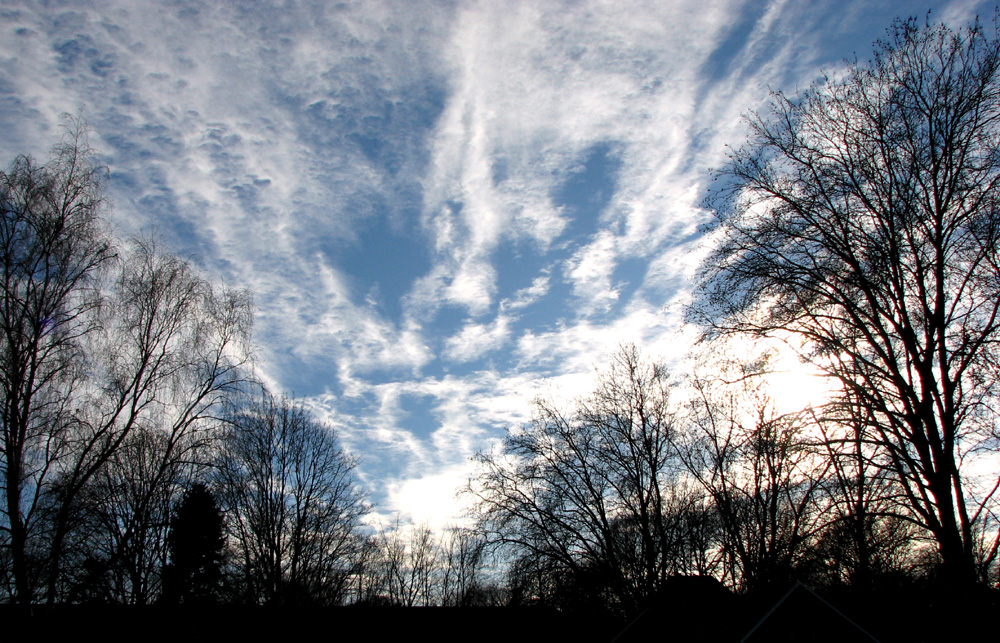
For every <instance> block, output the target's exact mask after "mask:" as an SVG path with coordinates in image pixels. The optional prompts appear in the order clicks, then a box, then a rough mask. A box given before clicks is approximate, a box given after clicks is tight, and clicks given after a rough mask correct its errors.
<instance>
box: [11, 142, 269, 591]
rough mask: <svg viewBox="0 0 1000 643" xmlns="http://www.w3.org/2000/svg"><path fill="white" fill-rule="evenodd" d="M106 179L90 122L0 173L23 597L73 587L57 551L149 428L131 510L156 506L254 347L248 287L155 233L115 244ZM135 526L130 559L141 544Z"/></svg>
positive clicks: (15, 547) (14, 561)
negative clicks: (195, 261) (95, 157)
mask: <svg viewBox="0 0 1000 643" xmlns="http://www.w3.org/2000/svg"><path fill="white" fill-rule="evenodd" d="M103 177H104V171H103V170H102V169H101V168H97V167H95V166H94V165H93V164H92V162H91V151H90V149H89V148H88V147H87V145H86V140H85V136H84V133H83V129H82V125H81V124H79V123H73V124H72V127H71V130H70V133H69V134H68V135H67V138H66V139H65V141H64V142H63V143H62V144H60V145H59V146H58V147H57V148H56V150H55V155H54V158H53V160H52V161H50V162H49V163H48V164H47V165H44V166H38V165H36V164H35V163H34V162H33V161H31V160H30V159H27V158H23V157H22V158H19V159H17V160H16V161H15V163H14V164H13V166H12V167H11V169H10V170H9V171H7V172H5V173H0V210H2V213H3V220H2V224H0V265H2V267H3V297H2V301H0V387H2V396H3V402H2V421H3V439H2V452H0V456H2V458H0V467H2V471H0V475H2V479H3V494H4V503H3V514H2V521H0V531H2V533H3V534H4V535H5V537H6V538H5V539H6V540H7V545H8V547H9V552H10V561H11V570H10V576H11V578H12V585H13V587H12V588H11V595H12V597H13V598H14V600H16V601H18V602H22V603H25V602H30V601H32V600H34V599H35V598H36V597H37V596H38V595H39V590H42V589H44V592H45V595H46V597H47V599H48V600H49V601H50V602H52V601H55V600H56V599H57V598H64V597H65V596H64V594H63V593H62V592H63V588H62V586H61V583H62V581H63V580H66V577H65V576H64V575H63V567H62V559H63V556H64V554H65V545H66V539H67V537H68V536H69V534H70V532H71V531H72V530H73V529H74V528H75V526H76V525H79V524H81V523H80V522H79V520H78V519H79V518H80V517H81V516H83V514H85V513H87V510H85V509H84V508H83V507H82V504H81V503H82V502H83V500H84V497H85V496H86V497H87V498H89V499H93V498H94V494H93V493H92V492H93V491H95V490H96V488H97V487H94V486H92V485H93V483H95V482H97V479H98V478H100V477H101V476H102V475H103V473H102V472H108V471H109V467H110V468H114V467H119V470H120V471H124V469H121V467H120V466H119V465H122V464H124V460H123V458H127V457H131V455H136V454H138V453H139V452H140V451H142V452H145V451H144V450H143V449H138V445H139V444H140V443H142V440H141V439H140V437H139V435H138V434H139V433H143V432H145V433H146V434H147V436H153V435H154V434H156V435H157V437H156V438H155V440H154V441H155V442H157V443H158V444H160V446H162V449H161V451H160V453H161V456H162V458H161V461H160V463H159V464H157V465H150V466H153V468H154V469H155V470H154V471H147V470H146V468H145V467H146V465H147V464H149V463H143V466H142V467H140V468H141V469H142V470H143V471H144V474H143V475H145V474H146V473H149V475H153V476H154V478H153V479H151V480H142V481H138V480H131V481H130V483H134V486H133V489H132V490H133V491H137V490H138V489H139V488H140V487H142V488H144V489H145V491H143V492H142V493H143V494H144V498H142V499H138V498H137V499H136V501H137V502H140V504H139V505H136V506H135V514H134V517H135V518H136V519H138V517H140V516H146V515H148V511H147V509H149V508H150V507H152V505H153V504H155V502H158V500H155V498H159V496H158V495H157V494H158V493H159V492H158V491H154V490H156V489H158V485H159V484H160V483H161V482H163V481H164V480H166V479H167V478H169V477H170V476H171V475H172V471H173V468H172V467H173V465H169V464H167V463H169V462H178V461H183V460H185V458H186V457H187V454H189V453H190V452H191V451H190V450H191V449H192V448H193V445H195V444H197V443H198V442H199V441H200V440H199V439H198V438H197V437H196V435H197V434H198V433H199V431H201V430H202V429H203V428H204V422H203V421H204V420H205V419H206V418H208V417H210V416H212V415H214V414H216V411H215V410H216V409H218V407H219V403H220V401H221V399H222V398H223V397H224V396H225V395H227V394H228V392H229V391H230V390H231V389H232V388H233V386H235V384H236V383H238V382H239V381H240V380H241V379H242V377H243V368H242V367H243V365H244V363H245V362H246V360H247V355H248V351H249V347H248V345H247V342H248V337H249V326H250V323H251V317H252V315H251V306H250V301H249V298H248V297H247V296H246V294H245V293H242V292H235V291H230V290H226V289H220V288H215V287H213V286H211V285H210V284H209V283H208V282H207V281H206V280H205V279H203V278H201V277H200V276H198V275H197V274H196V272H195V271H194V269H193V268H192V267H191V266H190V264H189V263H188V262H185V261H182V260H179V259H177V258H176V257H172V256H170V255H169V254H165V253H162V252H159V251H157V250H156V248H155V247H154V245H153V244H151V243H148V242H135V243H133V244H131V245H130V246H127V247H125V246H121V245H119V244H115V243H113V240H112V238H111V236H110V234H109V233H108V231H107V229H106V225H105V222H104V220H103V219H102V214H103V213H102V205H103V201H102V196H101V194H102V185H103ZM133 434H136V440H135V441H131V437H132V435H133ZM160 438H162V440H161V439H160ZM161 443H162V444H161ZM147 446H148V445H147ZM133 447H136V449H138V450H136V449H133ZM158 448H159V447H158ZM138 471H139V469H133V471H132V472H133V473H135V472H138ZM107 480H110V478H108V479H107ZM107 480H105V481H107ZM88 487H91V489H90V490H89V491H86V490H87V489H88ZM109 489H110V488H109ZM115 489H116V490H115V493H117V492H118V491H119V490H120V488H118V487H116V488H115ZM108 497H109V498H110V497H111V496H108ZM119 499H121V496H119ZM92 508H93V507H92ZM117 509H123V507H121V506H119V507H117ZM116 524H121V523H116ZM125 530H126V533H127V534H133V535H134V529H133V528H132V527H131V526H128V527H125ZM126 540H127V541H128V542H129V543H130V544H129V545H128V546H125V544H124V542H125V541H123V549H122V550H121V552H120V555H119V558H121V556H125V557H128V556H131V554H128V555H126V554H125V553H124V552H125V551H126V550H129V548H130V547H132V545H133V544H135V542H136V541H135V540H134V539H133V538H132V536H131V535H129V537H128V538H127V539H126ZM137 555H139V556H140V558H141V557H142V556H144V555H145V554H137ZM135 560H138V559H135ZM139 595H142V596H145V595H146V591H145V590H139Z"/></svg>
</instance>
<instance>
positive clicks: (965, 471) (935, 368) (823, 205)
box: [697, 21, 1000, 583]
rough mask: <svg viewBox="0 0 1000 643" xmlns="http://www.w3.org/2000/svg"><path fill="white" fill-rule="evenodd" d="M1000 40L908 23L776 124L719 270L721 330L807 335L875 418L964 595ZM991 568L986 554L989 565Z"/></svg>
mask: <svg viewBox="0 0 1000 643" xmlns="http://www.w3.org/2000/svg"><path fill="white" fill-rule="evenodd" d="M998 71H1000V41H998V40H997V38H996V37H995V36H987V35H986V34H985V32H984V30H983V29H982V28H981V27H980V26H979V25H978V24H975V25H973V26H971V27H969V28H966V29H962V30H960V31H957V32H956V31H952V30H950V29H948V28H947V27H945V26H943V25H938V26H932V25H928V26H926V27H924V28H919V27H918V26H917V24H916V23H915V21H906V22H897V23H895V24H894V25H893V26H892V28H891V29H890V30H889V38H888V40H886V41H884V42H880V43H878V46H877V50H876V53H875V57H874V60H873V61H872V62H871V64H869V65H864V64H860V63H857V62H855V63H852V64H851V65H850V66H849V68H848V70H847V72H846V74H845V75H844V76H843V77H842V78H839V79H829V78H828V79H825V80H824V81H823V82H822V83H820V84H818V85H817V86H816V87H814V88H813V89H812V90H810V91H807V92H805V93H803V94H802V95H800V96H797V97H794V98H788V97H786V96H784V95H782V94H777V95H775V97H774V101H773V103H772V113H771V114H770V115H768V116H759V115H751V116H750V117H749V118H748V125H749V127H750V137H749V141H748V143H747V144H746V146H744V147H742V148H740V149H737V150H734V151H733V152H732V153H731V158H730V163H729V164H728V166H727V167H726V168H725V169H724V170H723V172H722V173H721V177H722V178H723V179H724V180H725V183H726V185H727V186H728V187H727V188H726V189H725V190H724V191H723V192H722V193H721V194H720V195H719V198H718V199H717V200H716V201H715V205H716V206H717V209H718V216H719V233H720V235H719V239H720V243H719V245H718V246H717V248H716V250H715V251H714V252H713V253H712V254H711V256H710V257H709V258H708V259H707V261H706V263H705V268H704V269H703V272H702V284H703V286H702V295H703V297H702V299H701V305H700V306H699V307H698V309H697V311H698V316H699V317H700V320H701V321H703V322H706V323H708V324H709V325H710V327H711V329H712V332H714V333H730V332H734V333H749V334H752V335H756V336H767V337H778V338H784V337H789V336H791V337H796V338H798V339H801V340H803V341H804V342H805V344H806V348H805V349H804V351H803V355H804V356H805V357H808V358H809V359H811V360H812V361H813V363H814V364H816V365H818V366H819V367H820V368H823V369H825V370H826V372H827V373H829V374H830V375H831V376H832V377H834V378H836V379H837V380H838V381H839V382H840V383H841V384H842V386H843V388H844V390H845V391H846V393H847V394H849V395H851V396H853V397H854V398H856V399H857V400H859V401H860V402H861V403H862V404H863V406H864V407H865V408H866V409H869V410H871V412H872V413H873V414H874V418H875V421H874V423H873V428H874V429H875V433H874V435H875V437H876V440H877V442H878V447H879V448H880V449H881V450H882V451H883V453H884V454H885V457H886V458H887V466H888V467H889V469H890V470H891V471H892V472H893V475H894V477H895V479H896V482H897V483H898V484H899V488H900V489H901V491H902V493H903V494H904V495H905V497H906V499H907V502H908V504H909V505H910V507H911V509H912V516H913V517H914V520H916V521H917V523H918V524H919V526H920V527H921V528H923V529H926V530H928V531H929V532H930V533H931V534H933V536H934V538H935V539H936V541H937V544H938V547H939V549H940V553H941V557H942V559H943V561H944V565H945V568H946V569H947V570H948V575H949V577H950V579H951V581H952V582H955V583H971V582H973V581H974V579H975V576H976V571H975V569H976V559H977V553H976V552H977V550H981V551H985V552H986V554H985V557H987V558H989V557H995V555H996V551H997V546H996V543H997V541H996V540H995V539H994V540H993V541H992V544H991V543H990V542H986V543H983V542H981V541H980V539H979V538H978V537H977V534H983V533H989V532H993V531H995V530H994V529H993V528H989V529H982V524H983V522H984V521H986V520H987V518H988V516H991V515H993V513H992V510H991V506H992V503H993V500H994V493H995V491H996V489H997V487H996V484H995V482H996V480H995V479H994V480H993V481H985V483H982V484H976V485H973V486H970V484H969V483H970V479H969V476H970V475H971V474H970V472H969V467H970V465H971V463H972V460H973V459H974V456H975V454H976V453H977V452H979V451H982V450H983V449H986V450H989V451H992V452H994V453H995V451H996V437H997V436H996V432H995V427H996V420H997V418H996V415H995V412H994V411H993V409H994V408H995V407H996V404H995V402H996V395H995V393H996V388H995V384H996V378H997V372H998V369H997V367H998V360H997V357H998V355H997V348H998V346H1000V344H998V341H997V340H998V337H1000V324H998V321H1000V318H998V312H1000V198H998V197H1000V190H998V188H1000V183H998V182H1000V76H998ZM979 557H980V558H983V556H979Z"/></svg>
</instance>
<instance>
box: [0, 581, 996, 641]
mask: <svg viewBox="0 0 1000 643" xmlns="http://www.w3.org/2000/svg"><path fill="white" fill-rule="evenodd" d="M719 590H721V588H714V589H713V588H705V587H700V588H699V587H690V586H685V587H679V588H677V589H676V591H672V592H668V593H667V594H665V595H664V596H661V597H660V598H659V600H658V601H657V602H656V603H655V604H652V605H650V606H649V607H648V608H647V609H645V610H644V611H642V612H641V613H640V614H638V615H632V616H630V617H629V618H626V619H621V618H616V617H611V616H608V615H604V614H600V613H598V612H586V611H584V612H576V613H565V612H557V611H554V610H550V609H547V608H542V607H520V608H503V607H496V608H434V607H431V608H401V607H337V608H288V607H284V608H277V607H254V608H247V607H235V606H218V607H192V606H182V607H167V606H147V607H125V606H86V605H60V606H55V607H51V608H48V607H38V606H36V607H34V608H32V609H31V610H24V609H21V608H17V607H13V606H9V605H8V606H0V619H2V620H3V623H4V632H6V633H8V634H15V633H16V634H15V636H13V637H11V638H10V639H7V638H6V637H3V638H4V639H5V640H10V641H12V642H13V641H50V640H91V639H94V638H96V639H98V640H102V641H176V642H178V643H193V642H195V641H218V642H220V643H221V642H223V641H226V642H228V641H276V642H280V643H284V642H285V641H290V642H297V641H310V642H312V641H317V642H321V641H400V642H407V643H410V642H413V643H422V642H423V641H431V642H434V643H438V642H441V643H444V642H449V641H463V642H465V641H473V642H475V643H493V642H497V643H500V642H504V643H529V642H532V641H544V642H550V641H551V642H556V641H559V642H562V641H604V642H610V641H617V643H630V642H632V641H643V642H644V643H645V642H653V641H656V642H671V641H698V642H713V641H718V642H737V641H742V640H747V641H748V642H750V643H752V642H754V641H813V642H824V641H836V642H837V643H841V642H843V641H871V640H877V641H881V642H882V643H895V642H902V641H906V642H908V643H909V642H914V643H917V642H920V641H927V642H931V641H935V642H937V641H966V640H980V641H996V640H1000V591H997V590H992V591H987V590H984V591H980V592H974V593H971V594H966V595H958V594H955V593H948V592H937V591H926V590H923V591H922V590H917V589H909V590H906V591H900V592H897V593H894V594H892V595H889V594H884V593H883V594H879V595H873V596H866V597H861V596H851V595H849V594H844V595H841V596H835V595H827V596H826V599H823V598H819V597H818V596H817V595H815V594H813V593H812V592H810V591H809V590H806V589H805V588H803V587H799V588H795V589H794V590H792V591H790V592H789V590H787V589H785V591H782V592H778V591H775V592H772V593H770V594H769V595H759V596H735V595H732V594H730V593H728V592H726V591H725V590H721V591H719ZM827 599H829V600H827ZM858 626H860V628H861V629H857V628H858ZM862 630H863V631H862ZM866 632H867V633H868V634H870V635H871V636H872V637H873V638H868V636H866Z"/></svg>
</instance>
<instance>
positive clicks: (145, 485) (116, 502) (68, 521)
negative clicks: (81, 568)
mask: <svg viewBox="0 0 1000 643" xmlns="http://www.w3.org/2000/svg"><path fill="white" fill-rule="evenodd" d="M120 252H121V255H122V257H121V261H120V262H119V268H120V269H119V271H118V274H117V276H116V279H115V281H114V282H113V284H112V286H111V288H110V290H109V292H108V295H107V297H106V299H105V304H104V306H103V310H102V311H101V312H102V315H101V319H100V324H99V326H98V327H97V328H96V329H95V330H93V331H92V332H90V333H89V334H88V335H87V337H86V342H85V343H84V347H85V349H86V355H87V358H88V369H87V370H86V373H85V375H86V379H85V380H84V381H83V383H82V385H81V386H79V387H78V389H77V391H76V392H75V394H74V396H73V398H72V403H73V406H74V407H75V408H74V412H73V415H72V420H73V421H72V423H71V424H70V426H68V427H67V430H65V431H64V432H63V433H62V434H61V435H60V439H61V440H62V441H63V449H62V451H61V452H59V453H58V454H57V458H53V460H52V462H53V465H54V466H53V468H52V475H51V477H50V481H49V482H48V487H49V493H50V495H51V496H52V497H51V499H50V500H49V501H48V504H49V506H50V507H51V515H50V517H49V522H48V526H49V532H50V533H49V534H48V535H47V538H48V540H49V554H48V565H49V569H48V576H47V585H48V587H47V596H48V600H49V601H50V602H51V601H54V600H55V599H56V598H57V597H58V596H59V594H60V591H59V588H58V583H59V580H60V574H61V571H62V566H61V560H62V555H63V553H64V541H65V539H66V537H67V536H68V535H69V533H70V531H71V530H72V528H73V524H74V523H73V515H74V513H78V512H80V511H86V512H91V513H95V512H96V513H101V512H103V513H104V514H105V515H110V516H115V518H114V520H111V521H110V522H109V523H108V525H109V526H111V527H113V528H114V529H115V530H116V531H117V532H118V533H117V534H115V535H114V536H113V537H114V539H115V540H116V541H117V543H118V545H117V548H116V550H115V551H112V552H109V553H110V558H108V559H107V561H106V562H107V563H108V564H109V565H112V566H116V565H119V564H122V563H125V562H127V561H129V560H130V559H131V561H132V564H133V571H132V579H131V581H130V583H129V587H130V589H129V590H128V600H129V601H133V602H134V601H138V602H145V601H147V600H149V599H150V598H151V597H152V596H153V593H152V589H153V588H151V587H149V584H148V581H149V574H150V573H152V572H153V570H158V569H159V568H160V567H161V566H162V565H161V563H162V560H159V561H157V562H156V563H155V564H154V561H153V559H154V558H155V557H157V556H159V557H160V558H162V555H163V547H162V545H163V540H162V537H161V536H162V534H160V535H155V532H157V531H158V530H159V531H162V529H163V528H164V527H165V524H164V522H163V520H162V519H163V518H164V517H165V515H168V514H163V513H162V512H163V510H164V509H165V505H164V503H165V502H166V503H169V502H170V500H171V499H172V495H173V494H172V492H174V491H176V487H175V485H176V484H177V482H178V478H179V476H180V475H181V474H182V470H183V469H185V468H189V467H191V466H193V465H194V464H195V463H196V454H197V453H198V452H199V451H200V450H203V448H204V446H205V444H206V442H207V437H206V436H207V433H208V432H209V431H210V430H211V429H212V428H213V426H214V425H215V423H216V422H217V418H218V417H219V416H220V415H221V413H222V408H223V402H224V401H225V400H226V399H228V397H229V396H230V395H232V394H234V393H235V392H236V390H237V388H238V387H239V386H240V385H241V383H242V382H244V380H245V379H246V370H245V365H246V363H247V360H248V355H249V345H248V341H249V333H250V324H251V318H252V315H251V305H250V301H249V297H248V296H247V294H246V293H245V292H241V291H232V290H229V289H226V288H219V287H215V286H213V285H212V284H211V283H209V282H208V281H207V280H206V279H204V278H202V277H201V276H200V275H198V274H197V273H196V272H195V270H194V269H193V267H192V266H191V265H190V264H189V263H188V262H186V261H183V260H181V259H179V258H177V257H175V256H173V255H170V254H168V253H163V252H160V251H159V250H158V249H157V248H156V246H155V244H153V243H151V242H142V241H137V242H133V243H132V244H131V245H129V246H126V247H122V248H121V250H120ZM95 481H96V482H98V488H99V487H100V486H101V485H102V484H103V486H104V488H105V490H106V491H107V494H106V495H105V497H104V498H103V500H99V493H97V492H98V488H92V489H91V491H90V493H89V496H90V500H91V501H92V502H97V504H91V505H81V501H82V495H83V494H84V490H85V489H87V488H88V487H89V486H92V483H94V482H95ZM114 481H117V482H114ZM109 483H111V484H110V485H109ZM157 511H159V512H160V516H159V517H157ZM167 511H168V513H169V510H167ZM148 538H154V540H153V541H148V540H147V539H148ZM150 542H155V543H157V545H156V547H157V549H155V550H149V549H148V547H146V544H147V543H150ZM139 560H145V561H146V562H145V563H143V564H142V565H139ZM136 565H139V566H136Z"/></svg>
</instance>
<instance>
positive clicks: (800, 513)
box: [676, 373, 828, 591]
mask: <svg viewBox="0 0 1000 643" xmlns="http://www.w3.org/2000/svg"><path fill="white" fill-rule="evenodd" d="M692 389H693V394H692V400H691V402H690V413H689V415H688V423H687V431H686V432H685V433H684V434H683V435H680V436H679V437H678V439H677V441H676V444H677V446H678V454H679V457H680V458H681V459H682V460H683V462H684V464H685V465H686V467H687V470H688V472H689V473H690V474H691V475H692V476H693V477H694V478H695V479H696V480H697V481H698V483H699V484H700V485H701V486H702V487H703V488H704V490H705V492H706V493H707V494H708V496H709V497H710V498H711V501H712V505H713V508H714V512H715V515H716V517H717V519H718V534H719V544H720V545H721V551H722V553H723V554H724V555H725V558H726V565H725V567H724V570H723V572H724V576H727V577H728V578H729V579H730V581H731V582H732V584H733V585H734V586H736V587H739V588H741V589H743V590H744V591H753V590H755V589H757V588H759V587H761V586H765V585H768V584H771V583H779V584H782V583H787V582H788V581H789V580H790V579H791V578H792V573H793V568H794V567H795V565H796V563H797V562H798V560H799V559H800V558H801V556H802V555H803V553H804V552H805V550H806V545H807V544H808V543H809V541H810V539H811V538H812V536H814V535H815V534H816V533H817V531H818V530H819V528H820V527H821V526H822V524H823V522H822V520H821V513H822V512H821V509H822V504H821V503H820V502H819V498H818V495H819V494H818V490H819V488H820V484H821V482H822V481H823V480H824V477H825V474H826V469H827V466H828V465H826V464H825V462H824V460H823V459H822V457H821V456H822V454H817V453H816V451H815V450H814V449H812V448H811V447H810V444H809V442H808V441H807V440H805V439H804V438H803V436H802V432H803V429H804V428H805V425H804V422H803V416H802V414H800V413H792V414H781V413H778V412H776V411H775V410H774V406H773V404H772V403H771V400H770V399H769V396H768V395H767V393H766V392H765V391H764V390H763V387H762V382H761V381H760V379H759V377H755V376H754V375H753V373H744V374H743V375H741V376H740V377H738V378H735V380H734V381H726V380H723V379H722V378H713V379H711V380H710V379H706V378H702V377H697V376H696V377H694V378H692Z"/></svg>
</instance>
